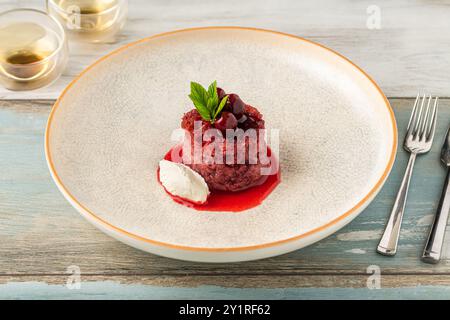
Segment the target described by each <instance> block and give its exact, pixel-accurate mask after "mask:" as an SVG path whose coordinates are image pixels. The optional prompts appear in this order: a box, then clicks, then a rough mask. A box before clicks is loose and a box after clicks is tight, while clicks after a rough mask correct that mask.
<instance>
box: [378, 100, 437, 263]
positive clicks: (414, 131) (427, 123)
mask: <svg viewBox="0 0 450 320" xmlns="http://www.w3.org/2000/svg"><path fill="white" fill-rule="evenodd" d="M426 100H427V103H426V104H425V101H426ZM432 100H433V98H432V97H431V96H429V97H428V98H426V96H425V94H424V95H423V97H422V98H421V97H420V95H419V94H418V95H417V97H416V100H415V102H414V107H413V110H412V112H411V117H410V118H409V122H408V127H407V129H406V136H405V140H404V142H403V148H405V150H406V151H408V152H409V153H410V156H409V161H408V165H407V166H406V171H405V175H404V177H403V180H402V183H401V185H400V189H399V190H398V193H397V197H396V199H395V202H394V206H393V207H392V211H391V215H390V217H389V220H388V223H387V225H386V229H385V230H384V233H383V236H382V237H381V240H380V243H379V244H378V247H377V252H378V253H380V254H382V255H387V256H393V255H395V254H396V253H397V243H398V238H399V234H400V227H401V224H402V219H403V213H404V211H405V204H406V198H407V196H408V188H409V182H410V181H411V176H412V172H413V168H414V162H415V161H416V157H417V155H419V154H424V153H427V152H428V151H430V149H431V145H432V143H433V138H434V132H435V129H436V118H437V110H438V97H436V98H435V99H434V104H433V107H431V104H432ZM419 105H420V107H419Z"/></svg>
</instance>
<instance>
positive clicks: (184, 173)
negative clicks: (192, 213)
mask: <svg viewBox="0 0 450 320" xmlns="http://www.w3.org/2000/svg"><path fill="white" fill-rule="evenodd" d="M159 180H160V181H161V183H162V185H163V186H164V188H165V189H166V190H167V191H168V192H169V193H171V194H172V195H174V196H177V197H181V198H184V199H187V200H189V201H192V202H196V203H204V202H206V199H207V198H208V195H209V188H208V185H207V184H206V181H205V179H203V177H202V176H201V175H199V174H198V173H197V172H195V171H194V170H192V169H191V168H189V167H188V166H186V165H184V164H182V163H175V162H172V161H168V160H161V161H160V162H159Z"/></svg>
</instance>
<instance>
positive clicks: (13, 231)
mask: <svg viewBox="0 0 450 320" xmlns="http://www.w3.org/2000/svg"><path fill="white" fill-rule="evenodd" d="M390 101H391V104H392V106H393V107H394V110H395V113H396V117H397V120H398V125H399V132H400V135H402V133H403V132H404V129H405V126H406V123H407V120H408V117H409V111H410V108H411V104H412V102H413V99H391V100H390ZM51 103H52V102H51V101H28V102H23V101H1V102H0V163H1V164H2V165H1V168H2V170H1V175H0V244H1V245H0V276H1V277H16V276H25V275H33V277H34V279H41V277H42V276H45V275H48V276H53V275H54V276H58V275H65V274H66V270H67V267H68V266H71V265H77V266H79V267H80V269H81V272H82V274H83V275H86V276H89V275H92V276H102V275H104V276H106V277H109V276H111V277H114V276H120V275H123V276H125V275H133V276H227V275H228V276H230V279H235V280H236V281H240V280H239V279H240V278H242V277H244V278H245V277H248V276H256V275H259V276H265V275H266V276H270V277H276V276H294V275H322V276H329V277H330V279H332V278H333V277H334V276H341V275H342V276H353V275H361V276H366V274H367V267H368V266H370V265H377V266H379V267H380V269H381V272H382V274H384V275H405V276H407V275H440V276H441V277H443V278H442V279H447V278H450V251H449V250H450V248H449V247H447V248H446V251H445V253H444V259H443V261H442V263H440V264H438V265H428V264H424V263H422V262H420V260H419V256H420V253H421V250H422V246H423V243H424V240H425V237H426V234H427V232H428V227H429V223H430V222H431V215H432V214H433V213H434V210H435V208H436V204H437V202H438V199H439V194H440V188H441V186H442V184H443V180H444V173H445V170H444V168H442V167H441V165H440V162H439V151H440V146H441V142H442V139H443V136H444V132H445V130H446V128H447V125H448V119H449V118H450V99H443V100H442V101H441V108H440V116H439V121H438V129H437V134H436V143H435V144H434V146H433V148H432V150H431V152H430V153H429V154H428V155H426V156H422V157H420V158H418V160H417V163H416V169H415V175H414V177H413V180H412V185H411V188H410V198H409V202H408V206H407V212H406V214H405V218H404V225H403V229H402V233H401V239H400V248H399V252H398V254H397V256H396V257H394V258H389V257H383V256H380V255H378V254H376V253H375V247H376V244H377V242H378V240H379V237H380V234H381V232H382V229H383V227H384V224H385V219H386V218H387V216H388V213H389V211H390V207H391V205H392V203H393V201H394V196H395V193H396V191H397V188H398V186H399V184H400V179H401V177H402V175H403V170H404V168H405V166H406V160H407V154H406V153H405V152H404V151H403V150H402V149H401V147H399V150H398V154H397V161H396V163H395V166H394V169H393V172H392V174H391V175H390V177H389V179H388V181H387V182H386V185H385V187H384V188H383V190H382V191H381V193H380V194H379V195H378V196H377V198H376V199H375V201H374V202H373V203H372V204H371V205H370V206H369V207H368V208H367V209H366V210H365V211H364V212H363V213H362V214H361V215H360V216H359V217H358V218H357V219H356V220H354V221H353V222H352V223H351V224H350V225H348V226H347V227H346V228H344V229H342V230H341V231H340V232H338V233H336V234H334V235H332V236H330V237H328V238H327V239H325V240H323V241H320V242H319V243H317V244H315V245H313V246H310V247H308V248H305V249H303V250H300V251H297V252H293V253H290V254H287V255H283V256H280V257H275V258H271V259H265V260H260V261H253V262H246V263H234V264H218V265H215V264H214V265H212V264H201V263H190V262H181V261H176V260H170V259H166V258H161V257H157V256H154V255H151V254H147V253H144V252H140V251H138V250H135V249H133V248H130V247H128V246H125V245H123V244H121V243H119V242H117V241H115V240H113V239H111V238H109V237H107V236H106V235H104V234H102V233H101V232H100V231H97V230H96V229H95V228H94V227H92V226H91V225H90V224H88V223H87V222H86V221H84V219H83V218H82V217H81V216H80V215H79V214H78V213H77V212H76V211H75V210H74V209H73V208H72V207H71V206H70V205H69V204H68V202H67V201H66V200H65V199H64V198H63V197H62V195H61V194H60V193H59V192H58V190H57V188H56V186H55V185H54V183H53V181H52V180H51V178H50V175H49V172H48V169H47V166H46V163H45V158H44V152H43V136H44V127H45V123H46V120H47V115H48V113H49V111H50V105H51ZM448 232H449V233H450V229H449V231H448ZM447 238H448V239H450V235H449V236H448V237H447ZM447 242H448V241H447ZM205 279H206V278H205ZM425 279H426V278H425ZM230 281H231V282H233V280H230ZM204 284H205V283H204ZM206 284H207V283H206ZM268 285H269V284H268Z"/></svg>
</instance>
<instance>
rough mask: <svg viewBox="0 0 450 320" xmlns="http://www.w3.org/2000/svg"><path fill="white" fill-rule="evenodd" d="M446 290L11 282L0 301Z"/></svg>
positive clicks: (429, 290) (439, 289)
mask: <svg viewBox="0 0 450 320" xmlns="http://www.w3.org/2000/svg"><path fill="white" fill-rule="evenodd" d="M449 298H450V287H447V286H420V287H413V288H386V289H366V288H272V289H255V288H223V287H217V286H200V287H197V288H183V287H157V286H145V285H123V284H120V283H117V282H112V281H105V282H95V283H92V282H87V283H81V288H80V289H78V290H69V289H67V288H66V287H65V286H63V285H49V284H45V283H40V282H20V283H18V282H15V283H8V284H6V285H1V286H0V299H89V300H94V299H187V300H190V299H206V300H210V299H225V300H239V299H250V300H252V299H269V300H273V299H303V300H308V299H324V300H327V299H349V300H350V299H355V300H359V299H371V300H376V299H392V300H396V299H449Z"/></svg>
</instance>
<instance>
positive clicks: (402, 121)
mask: <svg viewBox="0 0 450 320" xmlns="http://www.w3.org/2000/svg"><path fill="white" fill-rule="evenodd" d="M130 2H131V4H130V13H129V21H128V24H127V26H126V27H125V29H124V31H123V34H122V35H121V38H120V41H119V42H118V43H116V44H113V45H74V44H71V58H70V62H69V66H68V68H67V70H66V71H65V73H64V75H63V77H62V78H61V79H60V80H59V81H58V82H57V83H55V84H54V85H52V86H50V87H48V88H44V89H40V90H37V91H31V92H11V91H7V90H5V89H0V99H1V101H0V164H1V171H0V172H1V174H0V243H1V245H0V298H87V299H91V298H150V299H159V298H225V299H228V298H231V299H235V298H250V299H252V298H275V299H278V298H300V299H312V298H325V299H327V298H339V299H343V298H393V299H395V298H447V299H448V298H450V246H449V247H446V250H445V253H444V259H443V261H442V262H441V263H440V264H438V265H428V264H424V263H422V262H420V260H419V256H420V254H421V251H422V248H423V245H424V240H425V237H426V234H427V232H428V228H429V224H430V222H431V218H432V215H433V213H434V211H435V209H436V206H437V202H438V200H439V195H440V190H441V187H442V185H443V180H444V173H445V169H444V168H443V167H442V166H441V165H440V163H439V151H440V145H441V142H442V139H443V135H444V132H445V130H446V128H447V126H448V124H449V121H448V119H449V118H450V98H449V97H450V42H449V41H448V39H449V36H450V19H449V17H450V6H448V5H446V4H445V1H432V2H424V1H419V0H417V1H413V0H412V1H395V2H392V1H381V0H379V1H377V5H378V7H376V8H373V7H370V5H371V4H372V1H358V2H354V1H350V0H345V1H342V0H341V1H331V0H330V1H328V0H327V1H313V2H306V1H305V2H300V1H296V0H289V1H288V0H285V1H280V0H277V1H275V0H274V1H264V2H263V1H259V0H248V1H240V0H232V1H226V2H225V1H223V2H220V3H219V2H217V1H203V0H191V1H188V2H187V1H182V0H178V1H164V0H153V1H146V0H131V1H130ZM43 3H44V1H14V0H6V1H2V2H1V4H0V11H2V10H6V9H9V8H13V7H17V6H18V5H21V6H28V7H30V6H31V7H38V8H39V7H41V8H43ZM378 9H379V10H380V18H381V24H380V26H381V29H369V28H368V27H367V19H368V17H369V16H370V15H371V14H373V12H374V11H372V10H375V11H376V10H378ZM368 12H369V14H368ZM369 18H370V17H369ZM206 25H241V26H253V27H262V28H267V29H275V30H279V31H283V32H288V33H292V34H297V35H300V36H303V37H306V38H308V39H311V40H313V41H317V42H319V43H322V44H324V45H326V46H328V47H330V48H333V49H335V50H337V51H339V52H341V53H342V54H344V55H346V56H347V57H348V58H350V59H351V60H353V61H354V62H355V63H357V64H358V65H359V66H361V67H362V68H363V69H365V70H366V71H367V72H368V73H369V74H371V75H372V76H373V78H374V79H375V80H376V81H377V82H378V83H379V85H380V86H381V88H382V89H383V90H384V92H385V94H386V95H387V96H388V97H389V100H390V102H391V104H392V106H393V108H394V110H395V113H396V117H397V122H398V126H399V133H400V136H402V135H403V133H404V130H405V126H406V122H407V118H408V113H409V110H410V108H411V105H412V101H413V97H415V95H416V94H417V91H418V90H426V91H427V92H430V93H432V94H435V95H439V96H441V97H442V98H443V99H442V100H441V108H440V117H439V121H438V130H437V135H436V143H435V144H434V146H433V149H432V151H431V152H430V154H428V155H427V156H424V157H420V158H419V159H418V161H417V164H416V170H415V175H414V177H413V179H412V185H411V188H410V199H409V202H408V205H407V212H406V215H405V218H404V223H403V229H402V234H401V239H400V246H399V252H398V254H397V256H396V257H394V258H389V257H383V256H380V255H378V254H376V253H375V247H376V244H377V242H378V240H379V237H380V234H381V232H382V230H383V227H384V224H385V220H386V218H387V215H388V213H389V211H390V207H391V206H392V204H393V201H394V196H395V193H396V190H397V188H398V186H399V184H400V179H401V177H402V175H403V170H404V168H405V166H406V160H407V158H406V156H407V155H406V154H405V152H404V151H403V150H402V149H401V147H399V150H398V153H397V161H396V163H395V166H394V169H393V172H392V174H391V175H390V177H389V179H388V181H387V183H386V185H385V187H384V188H383V190H382V191H381V193H380V194H379V195H378V196H377V198H376V199H375V201H373V202H372V204H371V205H370V206H369V208H367V209H366V210H365V211H364V212H363V213H362V214H361V215H360V216H359V217H358V218H357V219H355V220H354V221H353V222H352V223H351V224H349V225H348V226H347V227H345V228H344V229H342V230H341V231H339V232H338V233H336V234H334V235H332V236H330V237H328V238H327V239H325V240H323V241H320V242H319V243H316V244H315V245H312V246H310V247H308V248H305V249H303V250H300V251H297V252H293V253H290V254H286V255H283V256H280V257H275V258H271V259H265V260H260V261H253V262H246V263H233V264H218V265H212V264H200V263H189V262H181V261H175V260H170V259H166V258H161V257H158V256H154V255H151V254H147V253H144V252H140V251H138V250H135V249H133V248H130V247H128V246H126V245H124V244H121V243H119V242H117V241H115V240H113V239H111V238H109V237H107V236H106V235H104V234H103V233H101V232H100V231H98V230H96V229H95V228H94V227H92V226H91V225H90V224H89V223H87V222H86V221H85V220H84V219H83V218H82V217H81V216H80V215H79V214H78V213H77V212H76V211H75V209H73V208H72V207H71V206H70V205H69V204H68V202H67V201H66V200H65V199H64V198H63V196H62V195H61V194H60V193H59V192H58V190H57V189H56V186H55V185H54V183H53V181H52V180H51V178H50V175H49V172H48V169H47V165H46V163H45V158H44V151H43V136H44V127H45V124H46V121H47V116H48V114H49V111H50V109H51V106H52V104H53V102H54V99H55V98H56V97H57V96H58V95H59V94H60V92H61V90H62V89H63V88H64V86H65V85H67V83H68V82H69V81H70V80H71V79H72V78H73V77H74V76H75V75H77V74H78V73H79V72H80V71H81V70H82V69H83V68H85V67H86V66H87V65H89V64H90V63H92V62H93V61H95V60H96V59H97V58H99V57H100V56H102V55H104V54H105V53H107V52H109V51H111V50H112V49H114V48H117V47H119V46H121V45H123V44H124V43H128V42H130V41H133V40H136V39H139V38H142V37H144V36H148V35H152V34H155V33H159V32H162V31H168V30H172V29H180V28H185V27H193V26H206ZM369 25H370V23H369ZM448 232H450V229H449V231H448ZM448 240H450V237H448ZM447 242H448V241H447ZM71 266H77V267H79V268H80V271H81V281H82V282H81V286H80V288H79V289H76V288H75V289H69V288H68V287H67V286H66V283H67V281H68V279H70V277H69V276H70V275H71V270H73V269H71ZM374 268H375V269H374ZM377 268H379V270H380V272H381V283H380V284H381V288H379V289H377V288H374V289H372V288H373V285H371V284H373V283H372V282H371V279H372V278H370V275H371V274H372V272H373V270H376V269H377ZM368 282H369V286H368V285H367V283H368Z"/></svg>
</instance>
